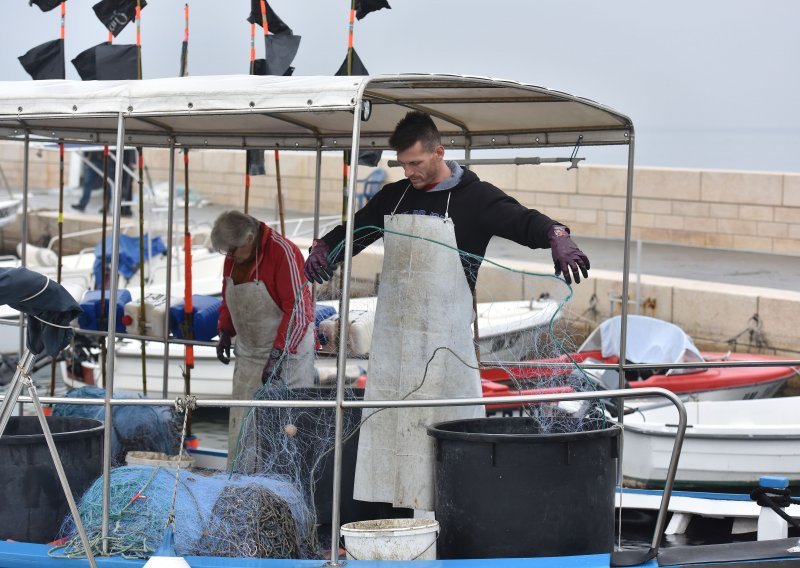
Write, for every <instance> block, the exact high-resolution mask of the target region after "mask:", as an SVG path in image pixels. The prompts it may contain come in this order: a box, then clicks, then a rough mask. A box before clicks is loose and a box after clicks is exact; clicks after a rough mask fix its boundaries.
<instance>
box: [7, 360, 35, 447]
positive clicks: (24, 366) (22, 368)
mask: <svg viewBox="0 0 800 568" xmlns="http://www.w3.org/2000/svg"><path fill="white" fill-rule="evenodd" d="M35 358H36V357H35V356H34V355H33V354H32V353H31V352H30V351H28V350H27V349H26V350H25V352H24V353H23V354H22V357H21V358H20V360H19V363H17V370H16V371H14V378H13V379H12V380H11V386H10V387H9V388H8V392H7V393H6V396H5V398H3V404H2V406H0V435H2V434H3V432H5V431H6V426H7V425H8V421H9V419H10V418H11V411H12V410H13V408H14V403H15V402H16V401H17V399H18V398H19V393H20V392H21V391H22V382H21V381H20V378H21V376H22V373H23V372H24V373H26V374H27V373H28V370H29V369H30V368H31V365H33V360H34V359H35ZM20 404H22V403H20Z"/></svg>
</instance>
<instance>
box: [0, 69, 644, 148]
mask: <svg viewBox="0 0 800 568" xmlns="http://www.w3.org/2000/svg"><path fill="white" fill-rule="evenodd" d="M356 109H359V113H358V114H359V117H360V119H361V123H360V147H361V149H370V148H375V149H386V148H388V137H389V135H390V133H391V132H392V130H393V129H394V126H395V125H396V124H397V122H398V121H399V120H400V119H401V118H402V117H403V116H404V115H405V113H406V112H407V111H408V110H410V109H418V110H424V111H427V112H428V113H430V114H431V115H432V116H433V117H434V121H435V122H436V124H437V127H438V128H439V130H440V132H441V133H442V137H443V142H444V144H445V146H449V147H454V148H471V149H486V148H544V147H573V146H575V145H576V144H579V145H581V146H593V145H618V144H622V145H626V144H630V143H631V141H632V138H633V124H632V122H631V120H630V119H629V118H628V117H627V116H625V115H623V114H620V113H618V112H616V111H614V110H612V109H610V108H608V107H606V106H603V105H601V104H598V103H596V102H594V101H591V100H588V99H584V98H580V97H576V96H573V95H570V94H567V93H563V92H560V91H554V90H550V89H546V88H544V87H537V86H533V85H525V84H522V83H517V82H513V81H504V80H498V79H490V78H486V77H468V76H459V75H418V74H413V75H376V76H363V77H275V76H252V75H224V76H197V77H177V78H165V79H145V80H138V81H62V80H51V81H15V82H0V138H5V139H19V138H22V137H23V136H24V135H25V134H26V133H27V134H28V135H30V136H31V139H37V138H41V139H47V140H64V141H74V142H83V143H109V144H114V143H115V142H116V132H117V122H118V118H119V115H120V113H121V114H122V115H123V116H124V117H125V143H126V144H131V145H143V146H169V145H170V144H172V143H174V144H175V145H177V146H182V147H201V148H282V149H306V150H316V149H322V150H334V149H350V148H351V139H352V132H353V131H354V126H355V125H354V116H355V113H356Z"/></svg>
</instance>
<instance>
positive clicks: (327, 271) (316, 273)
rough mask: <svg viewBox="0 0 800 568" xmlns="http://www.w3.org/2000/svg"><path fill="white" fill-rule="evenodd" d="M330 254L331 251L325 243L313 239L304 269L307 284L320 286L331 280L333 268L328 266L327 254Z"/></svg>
mask: <svg viewBox="0 0 800 568" xmlns="http://www.w3.org/2000/svg"><path fill="white" fill-rule="evenodd" d="M330 252H331V249H330V247H329V246H328V244H327V243H326V242H325V241H323V240H321V239H314V243H313V244H312V246H311V250H310V251H309V254H308V259H307V260H306V264H305V267H304V272H305V273H306V278H308V281H309V282H316V283H317V284H322V283H323V282H327V281H328V280H330V279H331V276H333V267H332V266H331V265H330V264H328V253H330Z"/></svg>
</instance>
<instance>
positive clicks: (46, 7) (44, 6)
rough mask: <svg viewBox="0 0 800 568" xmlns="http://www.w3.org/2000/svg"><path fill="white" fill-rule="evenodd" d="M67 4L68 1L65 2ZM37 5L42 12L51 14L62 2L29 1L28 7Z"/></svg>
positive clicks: (48, 0) (58, 0)
mask: <svg viewBox="0 0 800 568" xmlns="http://www.w3.org/2000/svg"><path fill="white" fill-rule="evenodd" d="M64 1H65V2H66V1H67V0H64ZM34 4H35V5H36V6H38V7H39V9H40V10H41V11H42V12H49V11H50V10H52V9H53V8H57V7H58V6H60V5H61V0H29V2H28V6H33V5H34Z"/></svg>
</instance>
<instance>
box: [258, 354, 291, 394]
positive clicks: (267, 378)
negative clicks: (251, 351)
mask: <svg viewBox="0 0 800 568" xmlns="http://www.w3.org/2000/svg"><path fill="white" fill-rule="evenodd" d="M282 355H283V351H281V350H280V349H277V348H275V347H273V348H272V351H271V352H270V354H269V359H267V364H266V365H264V370H263V371H262V372H261V384H262V385H265V384H267V383H268V382H275V381H276V380H278V381H279V380H281V371H282V369H281V367H283V362H284V360H285V359H286V356H285V355H284V356H283V357H281V356H282Z"/></svg>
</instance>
